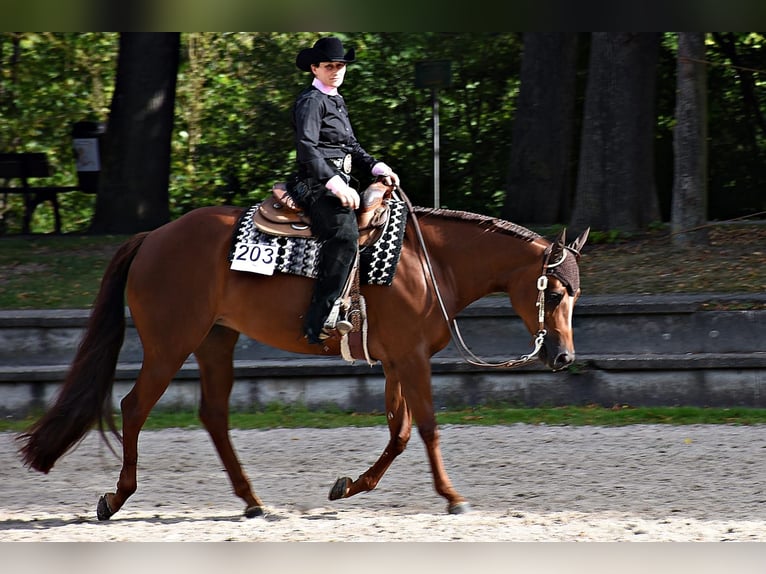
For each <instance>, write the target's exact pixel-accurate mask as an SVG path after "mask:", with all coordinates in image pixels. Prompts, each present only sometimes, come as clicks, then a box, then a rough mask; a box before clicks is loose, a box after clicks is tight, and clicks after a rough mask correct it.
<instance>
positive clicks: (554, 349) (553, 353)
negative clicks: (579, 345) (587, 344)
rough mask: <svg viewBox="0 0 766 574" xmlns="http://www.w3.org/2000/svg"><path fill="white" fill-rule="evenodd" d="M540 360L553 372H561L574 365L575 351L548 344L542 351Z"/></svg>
mask: <svg viewBox="0 0 766 574" xmlns="http://www.w3.org/2000/svg"><path fill="white" fill-rule="evenodd" d="M540 360H541V361H542V362H543V363H545V365H547V367H548V368H549V369H551V370H552V371H560V370H562V369H565V368H567V367H568V366H569V365H571V364H572V363H574V360H575V353H574V350H570V349H567V348H566V347H561V346H559V345H553V344H548V343H547V342H546V344H545V345H543V348H542V349H540Z"/></svg>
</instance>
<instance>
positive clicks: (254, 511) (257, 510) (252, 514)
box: [245, 506, 264, 518]
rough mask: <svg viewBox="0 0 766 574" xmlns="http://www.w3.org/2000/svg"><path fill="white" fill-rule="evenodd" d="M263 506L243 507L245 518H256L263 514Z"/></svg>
mask: <svg viewBox="0 0 766 574" xmlns="http://www.w3.org/2000/svg"><path fill="white" fill-rule="evenodd" d="M263 515H264V512H263V507H261V506H248V507H247V508H245V517H246V518H256V517H258V516H263Z"/></svg>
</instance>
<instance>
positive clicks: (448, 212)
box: [415, 206, 541, 243]
mask: <svg viewBox="0 0 766 574" xmlns="http://www.w3.org/2000/svg"><path fill="white" fill-rule="evenodd" d="M415 214H416V215H417V216H418V217H431V216H434V217H440V218H442V219H451V220H453V221H468V222H471V223H477V224H479V227H483V228H484V229H486V230H487V231H490V232H492V233H495V232H497V233H503V234H505V235H511V236H513V237H517V238H519V239H522V240H523V241H526V242H528V243H531V242H532V241H534V240H535V239H539V238H540V237H541V236H540V235H539V234H537V233H535V232H534V231H531V230H529V229H527V228H526V227H522V226H521V225H517V224H516V223H511V222H510V221H505V220H504V219H499V218H497V217H490V216H488V215H480V214H478V213H471V212H469V211H459V210H455V209H436V208H434V207H418V206H415Z"/></svg>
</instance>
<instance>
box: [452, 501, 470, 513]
mask: <svg viewBox="0 0 766 574" xmlns="http://www.w3.org/2000/svg"><path fill="white" fill-rule="evenodd" d="M447 512H449V513H450V514H467V513H468V512H471V505H470V504H468V503H467V502H456V503H455V504H450V505H449V506H448V507H447Z"/></svg>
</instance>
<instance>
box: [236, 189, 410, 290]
mask: <svg viewBox="0 0 766 574" xmlns="http://www.w3.org/2000/svg"><path fill="white" fill-rule="evenodd" d="M387 201H388V205H389V207H390V209H391V213H390V216H389V217H388V220H387V221H386V224H385V227H384V228H383V231H382V233H381V236H380V238H379V239H378V240H377V241H376V242H374V243H372V244H370V245H368V246H366V247H364V248H362V249H361V251H360V253H359V255H360V262H361V269H360V281H361V283H362V284H369V285H391V282H392V281H393V280H394V274H395V273H396V265H397V263H398V262H399V256H400V255H401V250H402V241H403V238H404V227H405V224H406V222H407V211H406V207H405V204H404V202H403V201H401V200H399V199H395V198H389V199H388V200H387ZM257 209H258V205H254V206H253V207H251V208H250V209H248V210H246V211H245V212H244V213H243V215H242V216H241V217H240V220H239V222H238V223H237V226H236V228H235V232H234V236H233V238H232V247H231V250H230V252H229V262H230V263H231V268H232V269H235V270H240V271H250V272H253V273H262V274H266V275H271V274H272V273H274V272H280V273H288V274H291V275H301V276H303V277H312V278H315V277H316V276H317V271H318V268H317V257H318V255H319V245H320V244H319V241H318V240H317V239H316V238H314V237H278V236H275V235H270V234H268V233H264V232H262V231H261V230H259V229H257V228H256V227H255V224H254V223H253V214H254V213H255V211H256V210H257Z"/></svg>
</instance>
